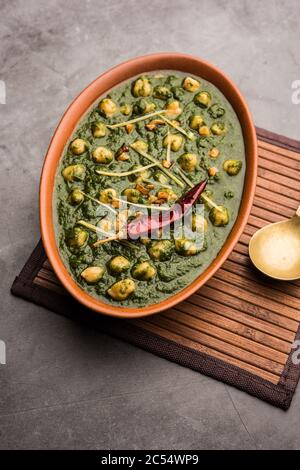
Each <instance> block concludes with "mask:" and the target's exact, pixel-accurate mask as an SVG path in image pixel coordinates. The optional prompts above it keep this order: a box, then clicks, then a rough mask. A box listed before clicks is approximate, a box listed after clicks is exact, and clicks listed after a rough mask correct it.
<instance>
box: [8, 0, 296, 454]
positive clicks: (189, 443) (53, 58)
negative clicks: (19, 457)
mask: <svg viewBox="0 0 300 470" xmlns="http://www.w3.org/2000/svg"><path fill="white" fill-rule="evenodd" d="M271 3H272V5H271ZM299 15H300V4H299V2H298V1H297V0H288V1H284V0H282V1H281V2H277V1H276V2H261V1H259V0H249V1H241V0H234V1H230V2H227V1H225V0H219V1H216V0H209V1H208V0H203V1H201V2H199V1H197V0H172V2H168V1H166V0H165V1H162V0H152V1H151V2H148V1H147V0H139V1H132V0H126V1H125V0H124V1H121V0H118V1H116V0H110V1H109V2H108V1H103V0H89V1H88V0H85V1H84V0H52V1H51V2H49V1H46V0H43V1H37V0H27V1H26V2H22V1H21V0H10V1H9V2H8V1H7V0H0V18H1V19H0V64H1V68H0V80H3V81H5V83H6V89H7V103H6V105H2V104H0V131H1V134H0V135H1V140H0V158H1V171H0V197H1V208H2V211H1V222H2V223H1V229H0V272H1V276H0V288H1V307H0V338H1V339H2V340H4V341H5V342H6V345H7V364H6V365H5V366H2V365H0V381H1V393H0V448H3V449H5V448H10V449H14V448H18V449H24V448H35V449H42V448H43V449H44V448H68V449H75V448H98V449H101V448H110V449H118V448H122V449H141V448H153V449H166V448H171V449H181V448H186V449H197V448H200V449H211V448H213V449H221V448H223V449H252V448H261V449H276V448H289V449H299V448H300V433H299V423H298V416H299V413H300V389H298V391H297V393H296V396H295V398H294V401H293V404H292V407H291V409H290V410H289V411H288V412H287V413H285V412H282V411H280V410H277V409H275V408H274V407H272V406H269V405H267V404H266V403H263V402H261V401H259V400H257V399H255V398H252V397H250V396H248V395H246V394H245V393H243V392H240V391H238V390H235V389H233V388H231V387H228V386H225V385H224V384H222V383H220V382H217V381H215V380H212V379H209V378H207V377H204V376H201V375H200V374H197V373H195V372H193V371H190V370H188V369H185V368H183V367H180V366H177V365H176V364H172V363H170V362H167V361H165V360H163V359H160V358H158V357H155V356H153V355H151V354H149V353H146V352H144V351H141V350H139V349H137V348H135V347H133V346H130V345H128V344H125V343H123V342H121V341H117V340H116V339H112V338H110V337H108V336H105V335H100V334H99V333H94V332H93V331H90V330H88V329H85V328H83V327H81V326H80V327H79V326H78V325H76V324H74V323H72V322H71V321H68V320H66V319H64V318H61V317H59V316H56V315H54V314H52V313H49V312H47V311H46V310H44V309H43V308H40V307H37V306H34V305H32V304H30V303H26V302H25V301H22V300H21V299H16V298H13V297H12V296H11V295H10V293H9V289H10V286H11V283H12V281H13V279H14V277H15V275H16V274H17V273H18V272H19V270H20V268H21V267H22V265H23V264H24V262H25V261H26V259H27V258H28V256H29V254H30V253H31V251H32V249H33V247H34V245H35V244H36V242H37V241H38V239H39V221H38V185H39V176H40V171H41V167H42V164H43V158H44V154H45V152H46V149H47V146H48V144H49V140H50V138H51V135H52V133H53V131H54V129H55V126H56V124H57V122H58V120H59V119H60V117H61V115H62V113H63V111H64V109H65V108H66V106H67V105H68V104H69V103H70V101H71V100H72V98H74V97H75V96H76V95H77V94H78V93H79V92H80V91H81V89H82V88H83V87H85V86H86V85H87V84H88V83H89V82H90V81H92V80H93V79H94V78H95V77H96V76H97V75H99V74H100V73H101V72H103V71H104V70H106V69H107V68H109V67H111V66H113V65H115V64H117V63H119V62H121V61H123V60H126V59H128V58H130V57H133V56H136V55H140V54H144V53H149V52H154V51H166V50H169V51H181V52H187V53H191V54H196V55H198V56H201V57H203V58H205V59H207V60H208V61H211V62H212V63H214V64H216V65H217V66H219V67H220V68H222V69H223V70H224V71H225V72H227V73H228V75H230V76H231V77H232V78H233V79H234V81H235V82H236V83H237V84H238V86H239V87H240V89H241V91H242V92H243V94H244V95H245V97H246V98H247V100H248V102H249V104H250V108H251V110H252V113H253V115H254V119H255V122H256V124H257V125H258V126H261V127H265V128H268V129H269V130H272V131H275V132H278V133H282V134H286V135H288V136H290V137H294V138H299V118H300V105H298V106H297V105H293V104H292V101H291V95H292V88H291V84H292V82H293V81H294V80H296V79H300V70H299Z"/></svg>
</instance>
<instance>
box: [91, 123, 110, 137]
mask: <svg viewBox="0 0 300 470" xmlns="http://www.w3.org/2000/svg"><path fill="white" fill-rule="evenodd" d="M91 129H92V134H93V137H95V138H96V139H99V138H100V137H104V136H105V135H106V131H107V129H106V125H105V124H104V122H93V124H92V127H91Z"/></svg>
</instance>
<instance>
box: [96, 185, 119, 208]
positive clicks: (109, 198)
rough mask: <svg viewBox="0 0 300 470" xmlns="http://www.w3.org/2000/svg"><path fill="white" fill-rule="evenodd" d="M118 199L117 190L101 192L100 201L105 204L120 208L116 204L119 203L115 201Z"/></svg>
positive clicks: (107, 189) (111, 189) (110, 189)
mask: <svg viewBox="0 0 300 470" xmlns="http://www.w3.org/2000/svg"><path fill="white" fill-rule="evenodd" d="M117 197H118V195H117V191H116V190H115V189H113V188H106V189H102V191H100V195H99V201H100V202H103V203H104V204H111V205H112V206H113V207H118V206H116V205H115V204H114V202H118V201H115V198H117Z"/></svg>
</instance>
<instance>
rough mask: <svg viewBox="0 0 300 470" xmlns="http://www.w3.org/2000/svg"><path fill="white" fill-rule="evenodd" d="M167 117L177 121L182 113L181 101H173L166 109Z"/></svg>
mask: <svg viewBox="0 0 300 470" xmlns="http://www.w3.org/2000/svg"><path fill="white" fill-rule="evenodd" d="M165 109H166V111H167V112H166V113H165V114H166V115H167V117H168V118H169V119H175V118H177V116H179V115H180V114H181V113H182V108H181V107H180V103H179V101H171V102H170V103H168V104H167V105H166V107H165Z"/></svg>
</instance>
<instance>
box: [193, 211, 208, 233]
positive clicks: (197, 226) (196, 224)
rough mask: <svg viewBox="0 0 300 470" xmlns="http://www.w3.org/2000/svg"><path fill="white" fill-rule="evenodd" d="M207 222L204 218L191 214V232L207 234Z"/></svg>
mask: <svg viewBox="0 0 300 470" xmlns="http://www.w3.org/2000/svg"><path fill="white" fill-rule="evenodd" d="M207 229H208V222H207V220H206V219H205V217H202V216H201V215H200V214H192V230H193V232H196V231H197V232H207Z"/></svg>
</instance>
